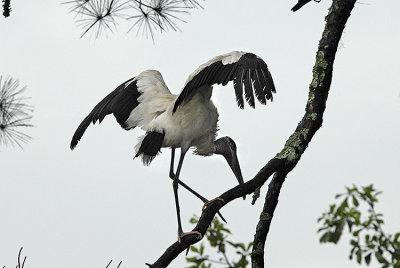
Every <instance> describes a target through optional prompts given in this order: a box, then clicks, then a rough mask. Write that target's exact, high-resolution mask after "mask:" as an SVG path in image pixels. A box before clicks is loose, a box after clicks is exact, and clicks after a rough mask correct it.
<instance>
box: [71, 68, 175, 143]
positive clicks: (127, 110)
mask: <svg viewBox="0 0 400 268" xmlns="http://www.w3.org/2000/svg"><path fill="white" fill-rule="evenodd" d="M171 99H175V98H174V97H173V95H171V92H170V91H169V89H168V88H167V86H166V85H165V82H164V80H163V78H162V76H161V74H160V73H159V72H158V71H154V70H148V71H144V72H142V73H141V74H140V75H138V76H136V77H134V78H131V79H129V80H127V81H126V82H124V83H122V84H121V85H119V86H118V87H117V88H116V89H115V90H114V91H112V92H111V93H110V94H108V95H107V96H106V97H105V98H104V99H103V100H102V101H100V102H99V103H98V104H97V105H96V106H95V107H94V108H93V110H92V111H91V112H90V113H89V114H88V116H86V117H85V119H83V121H82V122H81V124H80V125H79V126H78V128H77V129H76V131H75V133H74V136H73V137H72V140H71V144H70V148H71V149H74V148H75V146H76V145H77V144H78V142H79V140H80V139H81V138H82V136H83V134H84V133H85V131H86V129H87V128H88V126H89V125H90V123H93V124H94V123H96V122H97V121H99V122H100V123H101V121H103V119H104V117H105V116H106V115H108V114H113V115H114V116H115V118H116V119H117V122H118V123H119V124H120V125H121V127H122V128H124V129H126V130H128V129H131V128H134V127H136V126H143V125H144V124H146V123H148V122H150V121H151V120H152V119H153V118H154V117H155V116H156V115H157V114H159V113H160V112H163V111H165V109H166V107H167V105H168V104H169V103H170V102H171Z"/></svg>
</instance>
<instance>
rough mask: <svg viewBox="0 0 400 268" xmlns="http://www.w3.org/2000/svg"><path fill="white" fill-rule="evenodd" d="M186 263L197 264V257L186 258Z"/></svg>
mask: <svg viewBox="0 0 400 268" xmlns="http://www.w3.org/2000/svg"><path fill="white" fill-rule="evenodd" d="M186 261H187V262H194V263H197V257H188V258H186Z"/></svg>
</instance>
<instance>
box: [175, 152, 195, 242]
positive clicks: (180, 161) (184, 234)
mask: <svg viewBox="0 0 400 268" xmlns="http://www.w3.org/2000/svg"><path fill="white" fill-rule="evenodd" d="M185 153H186V152H185V151H181V157H180V158H179V163H178V168H177V170H176V175H175V178H174V182H173V183H172V186H173V189H174V196H175V206H176V217H177V219H178V241H179V242H181V238H182V237H184V236H186V235H190V234H197V235H200V236H201V234H200V233H199V232H197V231H191V232H187V233H184V232H183V230H182V223H181V214H180V208H179V198H178V181H179V174H180V172H181V168H182V163H183V159H184V158H185Z"/></svg>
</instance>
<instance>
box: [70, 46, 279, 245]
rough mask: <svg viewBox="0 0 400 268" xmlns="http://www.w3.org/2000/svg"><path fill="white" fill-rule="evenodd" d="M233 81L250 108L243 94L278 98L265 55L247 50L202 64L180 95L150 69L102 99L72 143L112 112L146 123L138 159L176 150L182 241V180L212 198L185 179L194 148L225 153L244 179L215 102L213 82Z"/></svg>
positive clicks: (128, 122)
mask: <svg viewBox="0 0 400 268" xmlns="http://www.w3.org/2000/svg"><path fill="white" fill-rule="evenodd" d="M229 81H233V82H234V89H235V95H236V101H237V104H238V106H239V107H240V108H243V106H244V100H243V96H244V97H245V99H246V101H247V102H248V103H249V105H250V106H252V107H254V105H255V103H254V100H255V98H254V96H255V97H256V98H257V99H258V100H259V101H260V103H261V104H266V100H272V93H275V86H274V83H273V80H272V77H271V74H270V72H269V70H268V67H267V64H266V63H265V62H264V61H263V60H262V59H261V58H260V57H258V56H256V55H254V54H252V53H247V52H242V51H233V52H231V53H227V54H224V55H221V56H217V57H215V58H213V59H211V60H210V61H208V62H206V63H205V64H203V65H201V66H200V67H199V68H198V69H196V70H195V71H194V72H193V73H192V74H191V75H190V76H189V77H188V79H187V81H186V83H185V85H184V87H183V90H182V92H181V93H180V94H179V95H174V94H172V93H171V92H170V90H169V89H168V87H167V86H166V84H165V82H164V79H163V77H162V75H161V74H160V72H158V71H155V70H147V71H144V72H142V73H141V74H139V75H138V76H136V77H133V78H131V79H129V80H128V81H126V82H124V83H122V84H121V85H120V86H118V87H117V88H116V89H115V90H114V91H112V92H111V93H110V94H108V95H107V96H106V97H105V98H104V99H103V100H102V101H100V102H99V103H98V104H97V105H96V106H95V107H94V108H93V110H92V111H91V112H90V113H89V115H88V116H86V118H85V119H84V120H83V121H82V122H81V124H80V125H79V127H78V128H77V130H76V131H75V133H74V136H73V137H72V141H71V145H70V147H71V149H73V148H74V147H75V146H76V145H77V144H78V142H79V140H80V139H81V138H82V136H83V134H84V132H85V131H86V129H87V127H88V126H89V125H90V123H95V122H96V121H97V120H99V121H100V122H101V121H102V120H103V119H104V117H105V116H106V115H108V114H111V113H112V114H114V116H115V118H116V119H117V121H118V123H119V124H120V125H121V126H122V127H123V128H124V129H126V130H129V129H132V128H135V127H141V128H142V129H143V130H144V131H145V132H146V133H145V135H143V136H142V137H141V138H140V139H139V143H138V144H137V145H136V146H135V149H136V155H135V157H138V156H141V157H142V160H143V163H144V164H147V165H148V164H150V163H151V161H152V160H153V159H154V157H156V156H157V154H158V153H159V152H160V150H161V148H162V147H164V148H165V147H169V148H171V152H172V153H171V168H170V177H171V178H172V179H174V184H173V185H174V194H175V203H176V208H177V216H178V237H179V239H180V237H182V236H183V232H182V228H181V223H180V215H179V201H178V193H177V189H178V183H181V184H182V185H183V186H184V187H185V188H186V189H188V190H189V191H191V192H192V193H194V194H195V195H197V196H198V197H199V198H201V199H202V200H203V201H206V199H205V198H203V197H201V196H200V195H198V194H197V193H196V192H194V191H193V190H191V189H190V188H189V187H188V186H186V185H184V184H183V183H182V182H181V181H179V173H180V170H181V167H182V163H183V159H184V156H185V154H186V152H187V151H188V150H189V148H190V147H194V148H195V151H194V153H195V154H199V155H204V156H210V155H212V154H220V155H223V156H224V157H225V159H226V160H227V162H228V164H229V166H230V167H231V169H232V171H233V172H234V174H235V176H236V178H237V180H238V181H239V183H243V177H242V174H241V170H240V165H239V162H238V159H237V154H236V144H235V142H234V141H233V140H232V139H231V138H229V137H223V138H219V139H218V140H216V137H217V131H218V126H217V123H218V116H219V115H218V111H217V108H216V107H215V105H214V103H213V102H212V100H211V95H212V90H213V87H212V85H213V84H222V85H223V86H225V85H226V84H227V83H228V82H229ZM176 148H180V149H181V156H180V159H179V164H178V168H177V170H176V174H175V173H174V170H173V169H174V155H175V149H176Z"/></svg>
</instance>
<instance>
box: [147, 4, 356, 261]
mask: <svg viewBox="0 0 400 268" xmlns="http://www.w3.org/2000/svg"><path fill="white" fill-rule="evenodd" d="M355 2H356V0H333V3H332V7H331V8H330V9H329V14H328V16H327V17H326V26H325V30H324V32H323V34H322V39H321V40H320V43H319V47H318V52H317V57H316V63H315V66H314V68H313V80H312V82H311V84H310V89H309V98H308V102H307V106H306V112H305V115H304V117H303V119H302V120H301V121H300V123H299V124H298V126H297V128H296V130H295V132H294V133H293V134H292V135H291V136H290V137H289V139H288V140H287V141H286V144H285V146H284V148H283V149H282V151H281V152H279V153H278V154H277V155H276V156H275V157H274V158H273V159H271V160H270V161H269V162H268V163H267V164H266V165H265V166H264V167H263V168H262V169H261V170H260V171H259V172H258V174H257V175H256V176H255V177H254V178H253V179H251V180H249V181H248V182H246V183H244V184H242V185H238V186H236V187H234V188H232V189H230V190H228V191H226V192H225V193H223V194H222V195H220V197H221V198H222V199H223V200H225V203H223V202H222V201H215V202H213V203H211V204H210V205H209V206H207V208H206V209H205V210H204V211H203V213H202V214H201V217H200V219H199V221H198V223H197V225H196V226H195V228H194V229H193V230H194V231H198V232H200V233H201V234H202V235H203V236H204V234H205V233H206V231H207V228H208V227H209V226H210V224H211V222H212V220H213V218H214V216H215V214H216V213H217V212H218V210H219V209H221V208H222V207H223V206H225V205H227V204H228V203H229V202H230V201H232V200H234V199H236V198H240V197H242V196H243V195H245V194H251V193H252V192H254V190H255V189H256V188H257V187H261V186H262V185H263V184H264V183H265V182H266V181H267V180H268V178H269V177H270V176H271V175H272V174H274V173H275V172H277V173H276V175H275V176H274V179H273V182H272V183H273V184H272V185H270V187H269V191H268V193H267V197H266V200H267V201H268V204H265V206H264V209H265V211H263V213H268V214H267V215H271V218H270V219H268V220H267V221H265V222H264V221H263V223H262V224H261V225H260V226H261V227H260V230H261V229H264V228H269V226H270V222H271V219H272V215H273V211H274V210H275V207H276V204H277V200H278V196H279V191H280V188H281V186H282V183H283V181H284V179H285V177H286V175H287V174H288V173H289V172H290V171H291V170H292V169H293V168H294V167H295V166H296V165H297V163H298V161H299V160H300V157H301V156H302V154H303V153H304V151H305V149H306V148H307V146H308V144H309V142H310V141H311V139H312V137H313V136H314V134H315V132H316V131H317V130H318V129H319V128H320V127H321V125H322V116H323V113H324V111H325V107H326V100H327V97H328V92H329V88H330V84H331V81H332V70H333V62H334V60H335V55H336V51H337V47H338V43H339V40H340V37H341V35H342V32H343V29H344V27H345V24H346V22H347V19H348V18H349V16H350V12H351V10H352V9H353V7H354V3H355ZM270 202H271V204H269V203H270ZM274 203H275V204H274ZM263 213H262V214H261V217H260V218H263ZM267 233H268V230H263V234H261V233H259V234H258V235H257V233H256V237H258V238H257V243H259V242H261V246H262V248H261V252H263V251H264V244H265V239H266V235H267ZM262 240H263V241H264V242H262ZM198 241H199V239H198V238H197V237H195V236H185V237H183V239H182V241H181V243H179V242H175V243H173V244H172V245H171V246H169V247H168V248H167V249H166V251H165V252H164V254H162V255H161V256H160V257H159V259H158V260H157V261H156V262H154V263H153V264H152V265H150V267H152V268H158V267H167V266H168V265H169V264H170V263H171V261H172V260H174V259H175V258H176V257H177V256H178V255H179V254H180V253H181V252H182V251H184V250H185V249H186V248H188V247H189V246H190V245H192V244H194V243H196V242H198ZM254 250H255V251H256V252H254ZM257 250H258V248H257V244H254V248H253V255H254V257H253V255H252V258H253V260H252V261H253V267H263V266H264V264H263V256H262V255H263V254H257ZM260 256H261V259H260V258H259V257H260ZM256 257H257V258H256ZM254 258H256V259H254Z"/></svg>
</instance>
